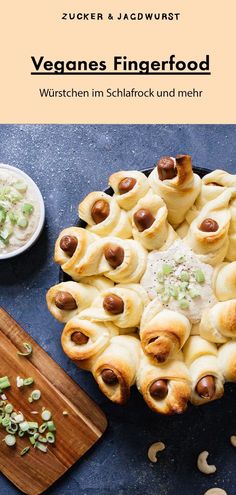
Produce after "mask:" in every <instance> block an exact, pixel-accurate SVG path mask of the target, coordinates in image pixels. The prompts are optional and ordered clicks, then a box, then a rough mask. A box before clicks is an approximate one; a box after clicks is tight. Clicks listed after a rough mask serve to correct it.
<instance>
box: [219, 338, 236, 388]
mask: <svg viewBox="0 0 236 495" xmlns="http://www.w3.org/2000/svg"><path fill="white" fill-rule="evenodd" d="M218 365H219V368H220V370H221V372H222V374H223V375H224V378H225V381H226V382H236V341H235V340H233V341H231V342H227V343H226V344H224V345H221V346H220V347H219V349H218Z"/></svg>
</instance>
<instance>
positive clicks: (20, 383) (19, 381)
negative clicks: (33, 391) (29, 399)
mask: <svg viewBox="0 0 236 495" xmlns="http://www.w3.org/2000/svg"><path fill="white" fill-rule="evenodd" d="M23 385H24V380H23V378H21V377H20V376H17V377H16V386H17V388H21V387H23Z"/></svg>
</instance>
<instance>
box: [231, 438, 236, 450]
mask: <svg viewBox="0 0 236 495" xmlns="http://www.w3.org/2000/svg"><path fill="white" fill-rule="evenodd" d="M230 442H231V444H232V445H233V447H236V436H235V435H231V437H230Z"/></svg>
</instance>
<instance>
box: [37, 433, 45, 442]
mask: <svg viewBox="0 0 236 495" xmlns="http://www.w3.org/2000/svg"><path fill="white" fill-rule="evenodd" d="M38 441H39V442H41V443H47V439H46V438H45V437H42V435H39V437H38Z"/></svg>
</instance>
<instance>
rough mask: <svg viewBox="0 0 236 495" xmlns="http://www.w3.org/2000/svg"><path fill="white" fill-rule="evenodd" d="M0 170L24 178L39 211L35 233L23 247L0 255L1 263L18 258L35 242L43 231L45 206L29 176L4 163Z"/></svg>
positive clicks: (1, 164)
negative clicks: (32, 191) (30, 187)
mask: <svg viewBox="0 0 236 495" xmlns="http://www.w3.org/2000/svg"><path fill="white" fill-rule="evenodd" d="M0 169H9V170H12V171H14V172H15V173H16V174H17V175H19V177H22V178H24V179H25V180H26V181H27V182H28V183H29V184H31V186H32V188H33V190H34V191H35V196H36V198H37V201H38V204H39V210H40V216H39V222H38V226H37V228H36V230H35V232H34V233H33V235H32V236H31V237H30V239H29V240H28V241H27V242H26V243H25V244H24V245H23V246H20V247H19V248H17V249H15V250H14V251H11V252H10V253H4V254H1V253H0V261H1V260H6V259H8V258H13V257H14V256H18V255H19V254H21V253H23V252H24V251H26V250H27V249H29V248H30V247H31V246H32V245H33V244H34V243H35V242H36V240H37V239H38V237H39V236H40V234H41V232H42V229H43V225H44V221H45V206H44V201H43V197H42V194H41V192H40V190H39V188H38V186H37V185H36V184H35V182H34V181H33V180H32V179H31V177H30V176H29V175H27V174H26V173H25V172H23V171H22V170H20V169H19V168H16V167H13V166H12V165H6V164H5V163H0Z"/></svg>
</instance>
